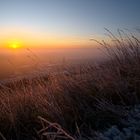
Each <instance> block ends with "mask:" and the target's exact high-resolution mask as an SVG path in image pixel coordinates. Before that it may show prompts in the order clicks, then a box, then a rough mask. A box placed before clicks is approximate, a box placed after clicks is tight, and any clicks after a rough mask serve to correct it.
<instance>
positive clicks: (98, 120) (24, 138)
mask: <svg viewBox="0 0 140 140" xmlns="http://www.w3.org/2000/svg"><path fill="white" fill-rule="evenodd" d="M106 30H107V32H108V33H109V34H108V35H109V37H110V39H111V40H112V41H113V42H115V43H113V46H111V45H109V44H108V43H105V41H102V42H99V41H96V42H98V43H99V44H100V45H101V46H102V49H103V51H104V52H105V53H106V54H107V56H108V57H109V60H107V61H105V62H103V63H99V64H98V65H94V64H93V65H83V66H80V67H74V66H69V67H68V66H67V67H66V68H65V72H60V73H61V74H50V75H46V76H38V77H37V78H32V79H22V80H18V81H14V82H9V83H6V84H1V85H0V110H1V111H0V138H1V139H3V140H36V139H39V140H46V139H50V140H54V139H60V140H61V139H71V140H74V139H79V140H84V139H92V138H93V137H94V136H95V132H96V131H104V130H106V129H107V128H109V127H110V126H112V125H119V127H121V125H122V124H121V120H122V119H124V118H126V117H127V114H128V107H132V106H134V105H136V104H139V101H140V100H139V99H140V73H139V71H140V41H139V40H138V38H136V37H135V36H134V35H132V34H131V35H129V36H128V35H127V34H126V33H124V32H123V31H121V30H118V33H119V34H118V35H119V37H116V36H115V35H113V34H112V33H111V32H110V31H109V30H108V29H106Z"/></svg>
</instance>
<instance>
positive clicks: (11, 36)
mask: <svg viewBox="0 0 140 140" xmlns="http://www.w3.org/2000/svg"><path fill="white" fill-rule="evenodd" d="M93 45H94V43H93V42H91V41H89V38H88V37H84V36H77V37H76V36H65V35H58V34H52V33H49V32H48V33H46V32H42V31H37V30H35V29H32V28H26V27H25V28H24V27H22V28H21V27H9V28H8V27H5V28H3V29H1V32H0V48H10V49H19V48H20V49H24V48H46V49H47V48H80V47H87V46H93Z"/></svg>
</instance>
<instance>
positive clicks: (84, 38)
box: [0, 0, 140, 47]
mask: <svg viewBox="0 0 140 140" xmlns="http://www.w3.org/2000/svg"><path fill="white" fill-rule="evenodd" d="M139 13H140V0H0V45H1V46H2V45H3V44H4V43H5V42H6V43H7V42H10V41H13V40H16V41H17V40H18V41H21V42H22V43H23V44H24V45H28V46H55V47H56V46H58V47H60V46H74V45H77V46H82V45H83V46H84V45H86V44H90V42H89V38H91V37H95V38H98V36H101V35H103V34H104V32H105V31H104V27H106V28H108V29H110V30H112V31H114V30H116V29H118V28H121V29H123V28H128V29H133V28H135V27H140V14H139Z"/></svg>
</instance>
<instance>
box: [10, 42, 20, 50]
mask: <svg viewBox="0 0 140 140" xmlns="http://www.w3.org/2000/svg"><path fill="white" fill-rule="evenodd" d="M8 44H9V45H8V47H9V48H11V49H18V48H21V42H19V41H11V42H9V43H8Z"/></svg>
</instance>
